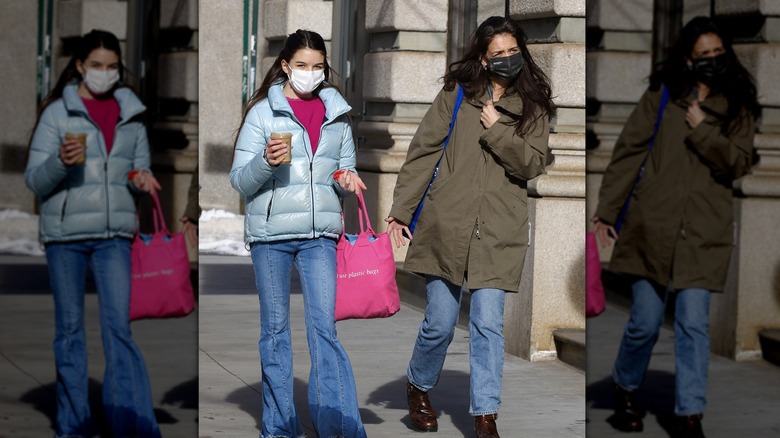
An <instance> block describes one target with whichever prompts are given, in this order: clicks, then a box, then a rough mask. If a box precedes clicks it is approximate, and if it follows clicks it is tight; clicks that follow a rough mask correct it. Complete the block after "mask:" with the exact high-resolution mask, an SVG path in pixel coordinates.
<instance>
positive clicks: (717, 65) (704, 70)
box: [691, 53, 729, 82]
mask: <svg viewBox="0 0 780 438" xmlns="http://www.w3.org/2000/svg"><path fill="white" fill-rule="evenodd" d="M692 62H693V66H692V67H691V68H692V70H693V71H694V73H696V76H697V78H698V79H699V80H700V81H703V82H714V81H717V80H719V79H722V78H723V76H724V75H725V74H726V72H728V70H729V57H728V54H726V53H723V54H720V55H716V56H710V57H707V58H699V59H696V60H693V61H692Z"/></svg>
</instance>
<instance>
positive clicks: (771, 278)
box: [710, 0, 780, 360]
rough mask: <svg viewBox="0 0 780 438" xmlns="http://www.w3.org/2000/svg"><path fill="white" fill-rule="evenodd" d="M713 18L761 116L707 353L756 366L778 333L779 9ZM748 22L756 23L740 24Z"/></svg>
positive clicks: (732, 8)
mask: <svg viewBox="0 0 780 438" xmlns="http://www.w3.org/2000/svg"><path fill="white" fill-rule="evenodd" d="M715 12H716V13H717V14H718V15H719V16H720V18H723V19H724V20H725V22H726V23H727V24H731V26H729V30H730V31H732V32H736V33H737V34H736V35H735V37H736V42H737V43H738V44H735V46H734V49H735V51H736V52H737V55H738V56H739V58H740V60H741V61H742V63H743V64H744V65H745V67H746V68H747V69H748V70H749V71H750V73H751V74H753V76H754V77H755V79H756V82H757V86H758V101H759V103H760V104H761V106H762V114H761V119H760V120H759V123H758V126H757V133H756V136H755V150H756V153H757V155H758V159H759V161H758V163H757V164H756V165H755V166H754V167H753V169H752V171H751V173H750V174H749V175H747V176H745V177H743V178H742V179H740V180H738V181H737V182H736V184H735V186H736V191H737V193H738V194H739V195H741V196H740V197H739V198H737V202H736V205H735V222H736V229H737V234H736V241H735V247H734V253H733V254H732V259H731V266H730V269H729V276H728V281H727V284H726V290H725V291H724V293H722V294H716V295H715V296H714V297H713V300H712V307H711V313H712V316H711V321H712V322H711V323H710V335H711V338H712V339H711V348H712V351H713V352H714V353H716V354H720V355H723V356H726V357H728V358H731V359H734V360H750V359H759V358H760V357H761V346H760V344H759V337H758V332H759V331H760V330H762V329H767V328H780V316H778V315H780V251H778V250H777V248H778V247H780V233H778V232H777V218H778V217H780V89H779V88H778V87H777V86H776V83H777V72H778V71H779V70H780V4H777V3H775V2H758V3H755V4H752V3H751V4H747V3H746V4H743V3H740V2H729V1H723V0H717V1H716V3H715ZM746 16H747V17H753V20H751V22H750V23H748V22H744V21H741V20H742V19H743V17H746ZM757 17H758V19H756V18H757ZM731 29H733V30H731ZM740 41H745V43H739V42H740Z"/></svg>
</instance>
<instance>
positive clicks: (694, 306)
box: [612, 280, 710, 415]
mask: <svg viewBox="0 0 780 438" xmlns="http://www.w3.org/2000/svg"><path fill="white" fill-rule="evenodd" d="M669 293H670V291H668V290H667V289H666V288H664V287H660V286H655V285H653V284H652V283H651V282H649V281H648V280H639V281H637V282H636V283H634V284H633V286H632V294H633V298H634V303H633V305H632V306H631V316H630V318H629V320H628V324H626V330H625V332H624V333H623V339H622V341H621V343H620V351H619V352H618V356H617V359H616V360H615V365H614V367H613V369H612V378H613V379H614V381H615V383H616V384H618V385H619V386H620V387H622V388H623V389H625V390H627V391H634V390H636V389H637V388H638V387H639V385H640V384H641V383H642V380H643V379H644V376H645V372H646V371H647V367H648V364H649V363H650V357H651V356H652V354H653V346H654V345H655V343H656V341H657V340H658V335H659V332H660V329H661V323H662V322H663V319H664V308H665V307H666V300H667V299H668V298H669ZM674 295H675V300H676V301H675V314H674V338H675V341H674V354H675V370H676V372H675V407H674V412H675V413H676V414H677V415H694V414H700V413H702V412H704V407H705V405H706V404H707V398H706V395H707V368H708V366H709V360H710V337H709V310H710V291H708V290H706V289H681V290H679V291H677V292H675V293H674Z"/></svg>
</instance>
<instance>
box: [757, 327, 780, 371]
mask: <svg viewBox="0 0 780 438" xmlns="http://www.w3.org/2000/svg"><path fill="white" fill-rule="evenodd" d="M758 340H759V342H760V343H761V356H763V358H764V360H766V361H767V362H769V363H772V364H774V365H777V366H780V329H764V330H761V331H759V332H758Z"/></svg>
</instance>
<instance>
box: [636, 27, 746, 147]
mask: <svg viewBox="0 0 780 438" xmlns="http://www.w3.org/2000/svg"><path fill="white" fill-rule="evenodd" d="M708 33H711V34H715V35H717V36H718V37H719V38H720V40H721V42H722V43H723V48H724V50H725V55H726V57H727V59H728V64H727V65H728V66H729V67H728V69H727V70H726V72H725V74H723V76H722V77H720V78H718V79H719V80H718V81H717V82H715V83H711V84H709V85H710V87H711V88H712V89H713V90H716V91H720V92H722V93H723V95H724V96H725V97H726V100H727V101H728V110H727V113H726V118H725V119H724V120H723V121H722V122H723V123H722V125H721V132H723V133H724V134H728V133H730V132H732V131H733V130H736V129H737V128H739V126H740V125H741V123H742V121H743V120H742V119H743V117H745V116H747V114H750V115H752V116H753V118H758V117H759V116H760V115H761V105H759V103H758V97H757V91H756V85H755V80H754V79H753V76H752V75H751V74H750V72H748V71H747V69H746V68H745V67H744V66H743V65H742V63H741V62H739V58H737V54H736V53H735V52H734V46H733V45H732V43H731V38H730V37H729V35H728V34H727V33H726V32H725V31H724V30H723V29H722V28H721V27H720V26H719V25H718V23H717V22H716V21H715V20H713V19H712V18H710V17H695V18H693V19H692V20H691V21H689V22H688V24H686V25H685V26H684V27H683V28H682V30H681V31H680V35H679V36H678V37H677V40H676V41H675V43H674V44H673V45H672V46H671V47H670V48H669V55H668V56H667V58H666V59H665V60H664V61H663V62H661V63H660V64H658V65H656V66H655V68H654V70H653V73H652V74H651V75H650V88H652V89H654V90H658V89H660V88H661V86H662V85H666V86H667V87H668V88H669V94H670V95H671V97H672V98H673V99H678V98H681V97H684V96H686V95H687V94H688V93H690V92H691V91H692V90H693V88H694V87H696V84H697V83H698V80H699V79H698V78H697V77H696V74H695V73H694V71H693V70H691V68H690V67H688V59H689V58H690V57H691V54H692V53H693V47H694V46H695V45H696V42H697V41H698V40H699V37H700V36H702V35H705V34H708Z"/></svg>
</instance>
